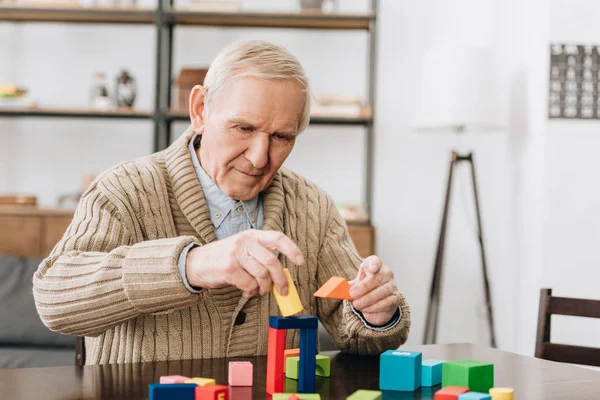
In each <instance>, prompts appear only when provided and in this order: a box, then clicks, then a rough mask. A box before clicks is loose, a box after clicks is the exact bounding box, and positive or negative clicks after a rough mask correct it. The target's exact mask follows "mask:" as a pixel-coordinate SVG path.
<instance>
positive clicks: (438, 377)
mask: <svg viewBox="0 0 600 400" xmlns="http://www.w3.org/2000/svg"><path fill="white" fill-rule="evenodd" d="M442 364H444V361H443V360H424V361H423V367H422V368H421V386H424V387H431V386H435V385H439V384H440V383H442Z"/></svg>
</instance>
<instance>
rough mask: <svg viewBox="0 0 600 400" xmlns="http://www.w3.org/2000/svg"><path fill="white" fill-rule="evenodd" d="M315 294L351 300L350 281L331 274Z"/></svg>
mask: <svg viewBox="0 0 600 400" xmlns="http://www.w3.org/2000/svg"><path fill="white" fill-rule="evenodd" d="M315 296H316V297H324V298H327V299H340V300H352V298H351V297H350V283H348V281H347V280H346V279H345V278H341V277H339V276H332V277H331V278H329V280H328V281H327V282H325V284H324V285H323V286H321V287H320V288H319V290H317V291H316V292H315Z"/></svg>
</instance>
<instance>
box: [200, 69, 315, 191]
mask: <svg viewBox="0 0 600 400" xmlns="http://www.w3.org/2000/svg"><path fill="white" fill-rule="evenodd" d="M304 100H305V97H304V93H303V92H302V91H301V86H300V84H299V83H297V82H295V81H293V80H285V81H283V80H277V81H276V80H265V79H258V78H253V77H242V78H237V79H234V80H232V81H231V83H229V84H227V85H226V86H225V87H223V88H222V89H221V90H220V92H218V93H217V94H216V95H215V96H213V97H212V98H211V99H210V104H208V106H207V107H205V106H204V94H203V90H202V88H201V87H196V88H194V90H193V91H192V94H191V96H190V117H191V119H192V123H193V125H194V130H195V131H196V132H198V133H200V134H202V143H201V145H200V163H201V165H202V168H204V170H205V171H206V172H207V173H208V175H209V176H210V177H211V178H212V179H213V181H214V182H215V183H216V185H217V186H218V187H219V188H220V189H221V190H222V191H223V192H224V193H225V194H226V195H227V196H229V197H230V198H232V199H235V200H250V199H252V198H254V197H255V196H256V195H258V193H259V192H261V191H262V190H264V189H265V188H267V186H269V184H270V183H271V180H272V179H273V176H274V175H275V173H276V172H277V170H279V168H280V167H281V165H282V164H283V162H284V161H285V159H286V158H287V157H288V155H289V154H290V152H291V151H292V149H293V148H294V143H295V141H296V136H297V135H298V126H299V124H300V119H301V115H302V111H303V107H304Z"/></svg>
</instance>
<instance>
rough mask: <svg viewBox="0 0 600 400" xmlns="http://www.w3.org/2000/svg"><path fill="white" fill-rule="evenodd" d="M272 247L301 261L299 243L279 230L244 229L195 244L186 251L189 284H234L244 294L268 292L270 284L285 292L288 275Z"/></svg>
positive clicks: (209, 285)
mask: <svg viewBox="0 0 600 400" xmlns="http://www.w3.org/2000/svg"><path fill="white" fill-rule="evenodd" d="M274 250H279V251H280V252H281V253H283V254H285V255H286V256H287V257H288V258H289V259H290V260H291V261H292V262H293V263H294V264H296V265H301V264H303V263H304V257H303V256H302V253H301V252H300V249H299V248H298V246H296V245H295V244H294V242H292V241H291V240H290V238H288V237H287V236H285V235H284V234H283V233H281V232H276V231H260V230H254V229H251V230H247V231H244V232H240V233H238V234H236V235H233V236H230V237H228V238H227V239H223V240H219V241H216V242H213V243H210V244H208V245H206V246H201V247H196V248H194V249H192V250H190V252H189V253H188V255H187V259H186V263H185V273H186V277H187V279H188V282H189V283H190V285H192V286H196V287H201V288H204V289H214V288H220V287H223V286H227V285H233V286H236V287H237V288H239V289H240V290H241V291H242V295H243V296H244V297H245V298H250V297H252V296H254V295H256V294H257V293H259V294H260V295H261V296H263V295H265V294H267V293H269V292H270V291H271V289H272V288H273V284H275V287H276V288H277V291H278V292H279V293H281V294H282V295H284V296H285V295H287V292H288V284H287V278H286V276H285V274H284V273H283V267H282V265H281V263H280V262H279V260H278V259H277V257H276V256H275V254H273V251H274Z"/></svg>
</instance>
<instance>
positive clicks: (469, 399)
mask: <svg viewBox="0 0 600 400" xmlns="http://www.w3.org/2000/svg"><path fill="white" fill-rule="evenodd" d="M491 399H492V397H491V396H490V395H489V394H487V393H479V392H467V393H463V394H459V395H458V400H491Z"/></svg>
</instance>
